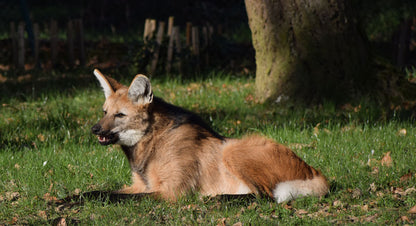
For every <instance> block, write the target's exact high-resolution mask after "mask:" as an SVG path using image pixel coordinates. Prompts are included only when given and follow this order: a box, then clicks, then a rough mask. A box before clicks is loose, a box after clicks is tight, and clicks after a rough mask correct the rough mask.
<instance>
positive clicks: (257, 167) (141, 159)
mask: <svg viewBox="0 0 416 226" xmlns="http://www.w3.org/2000/svg"><path fill="white" fill-rule="evenodd" d="M94 74H95V76H96V77H97V79H98V81H99V82H100V84H101V86H102V88H103V90H104V95H105V98H106V100H105V102H104V106H103V111H104V116H103V118H102V119H101V120H100V121H99V122H98V123H97V124H96V125H94V126H93V127H92V132H93V133H94V134H95V135H97V136H98V141H99V142H100V144H102V145H109V144H119V145H120V146H121V148H122V149H123V151H124V153H125V154H126V156H127V159H128V161H129V163H130V168H131V173H132V180H133V183H132V185H131V186H130V187H126V188H123V189H121V190H119V191H118V192H119V193H122V194H137V193H150V194H151V195H153V196H156V197H161V198H164V199H167V200H173V201H174V200H176V199H177V198H178V197H179V196H181V195H183V194H186V193H189V192H195V191H196V192H200V193H201V194H202V195H209V196H215V195H221V194H249V193H255V194H264V195H267V196H270V197H273V198H275V199H276V201H277V202H279V203H280V202H284V201H287V200H290V199H294V198H296V197H299V196H305V195H314V196H322V195H325V194H326V193H327V192H328V183H327V180H326V178H325V177H324V176H323V175H322V174H321V172H320V171H318V170H315V169H314V168H313V167H311V166H309V165H308V164H306V163H305V162H304V161H303V160H302V159H300V158H299V157H298V156H297V155H296V154H295V153H294V152H293V151H291V150H290V149H289V148H287V147H285V146H283V145H281V144H277V143H275V142H274V141H272V140H269V139H266V138H264V137H260V136H248V137H245V138H243V139H232V138H226V137H223V136H221V135H219V134H218V133H216V132H215V131H214V130H213V129H211V128H210V127H209V126H208V125H207V124H205V123H204V122H203V120H202V119H201V118H200V117H199V116H197V115H196V114H194V113H192V112H190V111H187V110H184V109H182V108H180V107H176V106H173V105H171V104H169V103H166V102H165V101H163V100H162V99H160V98H157V97H154V96H153V92H152V87H151V85H150V81H149V79H148V78H147V77H146V76H144V75H137V76H136V77H135V78H134V79H133V81H132V83H131V84H130V86H129V87H126V86H124V85H121V84H120V83H118V82H117V81H115V80H114V79H112V78H110V77H107V76H105V75H103V74H101V72H100V71H98V70H97V69H95V70H94Z"/></svg>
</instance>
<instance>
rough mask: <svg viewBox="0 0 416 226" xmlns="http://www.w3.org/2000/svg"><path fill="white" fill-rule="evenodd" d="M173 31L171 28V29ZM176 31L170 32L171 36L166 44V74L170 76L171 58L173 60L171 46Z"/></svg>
mask: <svg viewBox="0 0 416 226" xmlns="http://www.w3.org/2000/svg"><path fill="white" fill-rule="evenodd" d="M171 29H173V28H171ZM176 31H177V30H172V31H171V34H170V36H169V44H168V56H167V58H166V73H167V74H170V69H171V67H172V58H173V45H174V40H175V37H176Z"/></svg>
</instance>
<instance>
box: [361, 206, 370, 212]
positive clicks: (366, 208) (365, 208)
mask: <svg viewBox="0 0 416 226" xmlns="http://www.w3.org/2000/svg"><path fill="white" fill-rule="evenodd" d="M361 210H362V211H365V212H367V211H368V205H367V204H365V205H364V206H362V207H361Z"/></svg>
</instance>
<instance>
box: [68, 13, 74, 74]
mask: <svg viewBox="0 0 416 226" xmlns="http://www.w3.org/2000/svg"><path fill="white" fill-rule="evenodd" d="M74 36H75V35H74V24H73V22H72V20H70V21H68V24H67V32H66V39H67V42H68V65H69V66H70V67H74V65H75V62H74V61H75V55H74Z"/></svg>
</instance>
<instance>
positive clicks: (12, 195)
mask: <svg viewBox="0 0 416 226" xmlns="http://www.w3.org/2000/svg"><path fill="white" fill-rule="evenodd" d="M4 196H5V199H6V200H7V201H10V202H12V201H16V200H17V199H19V198H20V194H19V192H6V193H4Z"/></svg>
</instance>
